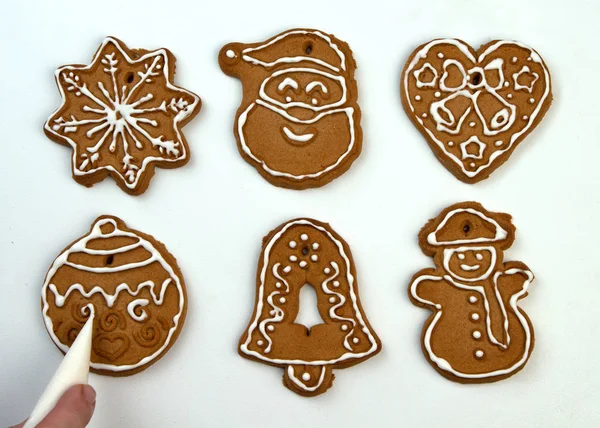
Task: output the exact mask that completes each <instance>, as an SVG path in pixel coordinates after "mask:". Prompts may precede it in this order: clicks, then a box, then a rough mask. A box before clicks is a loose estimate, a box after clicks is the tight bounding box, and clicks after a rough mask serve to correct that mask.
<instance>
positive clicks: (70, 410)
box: [37, 385, 96, 428]
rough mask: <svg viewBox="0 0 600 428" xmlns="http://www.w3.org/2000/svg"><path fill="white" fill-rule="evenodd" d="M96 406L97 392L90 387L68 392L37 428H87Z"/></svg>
mask: <svg viewBox="0 0 600 428" xmlns="http://www.w3.org/2000/svg"><path fill="white" fill-rule="evenodd" d="M95 406H96V391H94V388H92V387H91V386H89V385H75V386H73V387H71V388H69V389H68V390H67V392H65V393H64V394H63V396H62V397H61V398H60V400H58V403H56V406H54V409H52V411H51V412H50V413H48V416H46V417H45V418H44V419H43V420H42V422H40V423H39V424H38V425H37V428H85V426H86V425H87V424H88V423H89V422H90V419H92V414H93V413H94V408H95Z"/></svg>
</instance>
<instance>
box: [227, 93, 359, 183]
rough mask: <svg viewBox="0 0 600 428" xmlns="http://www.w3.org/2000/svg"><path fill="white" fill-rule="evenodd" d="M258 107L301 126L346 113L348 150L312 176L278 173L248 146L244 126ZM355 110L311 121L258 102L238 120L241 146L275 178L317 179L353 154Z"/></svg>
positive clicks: (333, 112)
mask: <svg viewBox="0 0 600 428" xmlns="http://www.w3.org/2000/svg"><path fill="white" fill-rule="evenodd" d="M292 104H295V103H290V104H287V105H288V106H291V105H292ZM256 105H260V106H262V107H266V108H268V109H269V110H272V111H274V112H276V113H278V114H280V115H281V116H283V117H285V118H286V119H287V120H289V121H292V122H295V123H301V124H305V125H309V124H313V123H316V122H317V121H319V120H320V119H322V118H323V117H325V116H328V115H331V114H335V113H344V114H345V115H346V116H347V117H348V123H349V125H348V126H349V131H350V141H349V143H348V148H347V149H346V151H345V152H344V153H343V154H342V155H340V157H339V158H338V159H337V160H336V161H335V162H334V163H333V164H331V165H327V166H324V167H323V169H322V170H320V171H318V172H314V173H310V174H299V175H294V174H290V173H287V172H283V171H278V170H275V169H273V168H271V167H270V166H268V165H267V163H266V162H265V161H264V160H262V159H259V158H258V157H257V156H256V155H254V153H252V150H250V147H248V145H247V144H246V139H245V136H244V131H243V129H244V125H245V124H246V120H247V119H248V113H249V112H250V111H251V110H252V109H253V108H254V107H255V106H256ZM310 107H311V108H315V107H313V106H310ZM353 115H354V108H353V107H346V108H341V109H332V110H328V111H325V112H322V113H320V114H319V115H317V116H315V117H314V118H312V119H309V120H301V119H297V118H295V117H293V116H290V115H289V114H288V113H287V112H286V111H285V110H281V109H279V108H277V107H275V106H272V105H271V104H268V103H266V102H264V101H263V100H256V102H255V103H251V104H250V105H249V106H248V108H247V109H246V110H245V111H244V112H243V113H242V114H240V116H239V118H238V124H237V129H238V135H239V138H240V145H241V147H242V150H243V151H244V153H246V154H247V155H248V156H249V157H250V158H251V159H253V160H254V161H255V162H257V163H258V164H260V165H261V166H262V168H263V169H264V170H265V171H267V172H268V173H269V174H271V175H273V176H275V177H287V178H291V179H295V180H302V179H305V178H317V177H319V176H321V175H323V174H325V173H327V172H329V171H331V170H332V169H334V168H336V167H337V166H338V165H339V164H340V163H342V162H343V161H344V159H346V157H348V155H349V154H350V153H351V152H352V149H353V148H354V144H355V139H356V136H355V130H354V117H353Z"/></svg>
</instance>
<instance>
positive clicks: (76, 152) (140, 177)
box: [44, 37, 201, 195]
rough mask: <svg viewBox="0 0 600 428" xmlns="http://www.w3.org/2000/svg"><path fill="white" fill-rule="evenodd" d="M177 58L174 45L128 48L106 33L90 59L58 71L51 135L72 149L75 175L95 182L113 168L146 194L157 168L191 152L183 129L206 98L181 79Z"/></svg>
mask: <svg viewBox="0 0 600 428" xmlns="http://www.w3.org/2000/svg"><path fill="white" fill-rule="evenodd" d="M174 75H175V57H174V56H173V54H172V53H171V52H169V51H168V50H167V49H158V50H155V51H146V50H141V49H136V50H132V49H128V48H127V46H125V44H124V43H123V42H121V41H120V40H117V39H115V38H112V37H108V38H106V39H105V40H104V42H103V43H102V45H101V46H100V48H99V49H98V51H97V52H96V54H95V55H94V58H93V60H92V62H91V63H90V64H89V65H66V66H63V67H60V68H59V69H58V70H56V73H55V77H56V83H57V85H58V89H59V91H60V93H61V96H62V104H61V106H60V107H59V108H58V110H56V112H54V114H52V116H50V118H49V119H48V121H47V122H46V124H45V125H44V131H45V133H46V135H47V136H48V137H49V138H50V139H52V140H53V141H56V142H58V143H61V144H64V145H68V146H70V147H71V148H72V149H73V154H72V170H73V178H74V179H75V181H77V182H78V183H80V184H83V185H85V186H88V187H89V186H92V185H93V184H95V183H97V182H99V181H102V180H103V179H104V178H105V177H106V176H107V175H109V174H110V175H111V176H112V177H113V178H114V179H115V181H116V183H117V184H118V185H119V187H121V188H122V189H123V190H124V191H125V192H127V193H130V194H132V195H139V194H141V193H143V192H144V191H145V190H146V189H147V187H148V184H149V183H150V179H151V178H152V175H153V174H154V167H155V166H160V167H163V168H176V167H179V166H182V165H184V164H185V163H186V162H187V161H188V159H189V149H188V146H187V143H186V141H185V137H184V136H183V134H182V132H181V128H182V127H183V126H184V125H185V124H186V123H187V122H189V121H190V120H191V119H192V118H193V117H194V116H195V115H196V114H197V113H198V112H199V111H200V107H201V100H200V97H198V96H197V95H195V94H193V93H192V92H189V91H187V90H185V89H182V88H179V87H177V86H175V85H174V84H173V83H172V81H173V77H174Z"/></svg>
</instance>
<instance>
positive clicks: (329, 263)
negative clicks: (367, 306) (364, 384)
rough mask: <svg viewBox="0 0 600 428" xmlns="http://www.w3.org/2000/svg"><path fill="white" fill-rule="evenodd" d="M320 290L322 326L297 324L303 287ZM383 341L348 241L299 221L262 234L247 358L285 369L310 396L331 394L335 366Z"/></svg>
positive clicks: (288, 381)
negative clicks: (364, 301) (363, 298)
mask: <svg viewBox="0 0 600 428" xmlns="http://www.w3.org/2000/svg"><path fill="white" fill-rule="evenodd" d="M302 287H312V288H313V289H314V290H315V292H316V295H317V309H318V312H319V314H320V316H321V318H322V320H323V322H322V323H321V324H317V325H314V326H312V327H310V328H309V327H306V326H305V325H303V324H300V323H297V322H296V318H297V316H298V313H299V309H300V300H299V296H300V289H301V288H302ZM380 350H381V343H380V341H379V339H378V337H377V335H376V334H375V332H374V331H373V329H372V328H371V326H370V325H369V322H368V321H367V318H366V316H365V314H364V312H363V309H362V307H361V304H360V299H359V297H358V284H357V281H356V270H355V268H354V261H353V260H352V255H351V254H350V248H349V247H348V244H346V242H345V241H344V240H343V239H342V238H341V237H340V236H339V235H338V234H337V233H335V232H334V231H333V230H332V229H331V227H329V225H328V224H326V223H321V222H319V221H316V220H311V219H306V218H302V219H296V220H292V221H289V222H287V223H284V224H282V225H281V226H279V227H278V228H277V229H275V230H273V231H271V232H270V233H269V234H268V235H267V236H266V237H265V238H264V240H263V249H262V253H261V255H260V259H259V262H258V271H257V275H256V302H255V307H254V314H253V315H252V318H251V320H250V323H249V325H248V328H247V330H246V331H245V333H244V334H243V336H242V338H241V339H240V344H239V353H240V355H241V356H242V357H244V358H249V359H251V360H256V361H258V362H262V363H265V364H269V365H273V366H277V367H282V368H283V369H284V373H283V384H284V385H285V386H286V387H287V388H289V389H290V390H292V391H294V392H296V393H298V394H300V395H304V396H315V395H319V394H322V393H324V392H325V391H327V389H329V388H330V387H331V385H332V382H333V379H334V375H333V372H332V371H333V369H343V368H346V367H350V366H353V365H355V364H358V363H360V362H362V361H364V360H366V359H367V358H370V357H372V356H373V355H375V354H377V353H378V352H379V351H380Z"/></svg>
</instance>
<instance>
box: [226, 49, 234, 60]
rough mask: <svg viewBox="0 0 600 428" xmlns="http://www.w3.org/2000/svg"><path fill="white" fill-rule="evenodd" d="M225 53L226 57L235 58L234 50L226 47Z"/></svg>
mask: <svg viewBox="0 0 600 428" xmlns="http://www.w3.org/2000/svg"><path fill="white" fill-rule="evenodd" d="M225 55H226V56H227V58H235V52H234V51H232V50H231V49H227V52H225Z"/></svg>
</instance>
